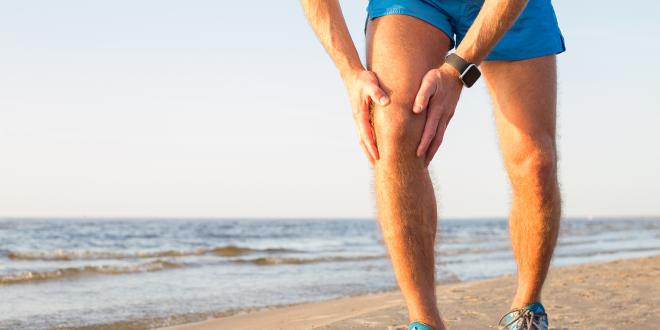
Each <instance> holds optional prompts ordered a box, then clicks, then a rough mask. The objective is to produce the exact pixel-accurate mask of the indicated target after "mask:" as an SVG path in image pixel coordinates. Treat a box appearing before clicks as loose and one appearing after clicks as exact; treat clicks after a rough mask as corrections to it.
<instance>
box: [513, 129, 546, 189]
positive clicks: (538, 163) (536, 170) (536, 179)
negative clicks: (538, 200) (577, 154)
mask: <svg viewBox="0 0 660 330" xmlns="http://www.w3.org/2000/svg"><path fill="white" fill-rule="evenodd" d="M507 168H508V170H509V176H510V178H511V183H512V185H513V189H514V191H515V190H521V189H525V190H529V189H531V190H533V191H536V192H538V193H541V194H552V193H553V191H554V186H555V184H556V182H557V151H556V148H555V142H554V139H553V138H552V137H551V136H546V137H537V138H534V139H533V141H532V142H528V143H521V144H520V145H519V146H518V148H517V150H516V151H515V152H514V155H512V156H510V157H509V159H508V161H507Z"/></svg>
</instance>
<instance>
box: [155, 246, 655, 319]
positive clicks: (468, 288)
mask: <svg viewBox="0 0 660 330" xmlns="http://www.w3.org/2000/svg"><path fill="white" fill-rule="evenodd" d="M514 284H515V283H514V277H513V276H512V275H505V276H500V277H495V278H491V279H484V280H474V281H464V282H454V283H444V284H439V285H438V286H437V287H436V291H437V296H438V301H437V303H438V305H439V307H440V311H441V313H442V316H443V319H444V320H445V324H446V325H447V326H448V327H449V328H475V329H481V328H489V327H494V326H495V325H496V324H497V322H498V321H499V318H500V317H501V315H502V314H504V313H505V312H506V311H507V310H508V307H509V305H508V304H509V300H510V299H511V297H513V293H514V290H515V285H514ZM543 303H544V305H545V307H546V309H547V311H548V314H549V317H550V326H551V328H557V329H567V328H571V329H572V328H621V327H624V326H625V327H632V328H634V327H636V326H648V325H653V324H655V325H657V324H660V256H652V257H643V258H637V259H622V260H616V261H609V262H595V263H588V264H582V265H576V266H566V267H552V268H551V269H550V273H549V274H548V279H547V281H546V285H545V289H544V300H543ZM406 317H407V313H406V310H405V306H404V304H403V299H402V297H401V294H400V293H399V292H398V291H390V292H384V293H371V294H364V295H356V296H349V297H342V298H335V299H330V300H323V301H317V302H309V303H301V304H293V305H286V306H278V307H272V308H260V309H257V310H256V311H255V309H252V310H247V311H241V312H238V313H237V314H233V315H230V316H226V317H219V318H213V319H209V320H205V321H200V322H194V323H186V324H181V325H175V326H169V327H164V328H159V329H162V330H207V329H255V328H257V329H287V330H288V329H312V328H314V329H316V328H320V329H364V328H374V329H395V328H396V327H398V326H401V325H404V324H405V322H406Z"/></svg>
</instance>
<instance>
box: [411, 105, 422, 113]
mask: <svg viewBox="0 0 660 330" xmlns="http://www.w3.org/2000/svg"><path fill="white" fill-rule="evenodd" d="M413 112H414V113H420V112H422V107H421V106H419V105H417V104H415V106H414V107H413Z"/></svg>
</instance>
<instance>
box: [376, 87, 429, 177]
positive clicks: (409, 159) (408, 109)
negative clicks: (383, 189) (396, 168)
mask: <svg viewBox="0 0 660 330" xmlns="http://www.w3.org/2000/svg"><path fill="white" fill-rule="evenodd" d="M414 99H415V94H414V93H413V92H412V91H409V92H394V93H392V95H391V100H392V101H391V102H390V104H389V105H387V106H384V107H383V106H374V108H373V109H372V111H373V114H372V115H373V124H374V130H375V133H376V143H377V146H378V152H379V153H380V160H379V164H382V165H385V166H390V165H403V164H406V165H412V166H421V167H423V165H424V161H423V158H421V157H417V156H416V151H417V146H418V145H419V142H420V140H421V136H422V131H423V128H424V123H425V121H426V115H425V114H415V113H413V112H412V107H413V102H414Z"/></svg>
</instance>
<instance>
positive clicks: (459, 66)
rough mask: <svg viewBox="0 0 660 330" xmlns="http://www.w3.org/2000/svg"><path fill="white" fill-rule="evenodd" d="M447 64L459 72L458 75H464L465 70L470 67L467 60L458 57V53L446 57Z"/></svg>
mask: <svg viewBox="0 0 660 330" xmlns="http://www.w3.org/2000/svg"><path fill="white" fill-rule="evenodd" d="M445 62H446V63H447V64H449V65H451V66H453V67H454V69H456V71H458V74H463V72H465V70H467V68H468V66H470V63H469V62H468V61H466V60H464V59H463V58H462V57H460V56H458V55H456V53H451V54H449V55H447V57H445Z"/></svg>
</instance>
